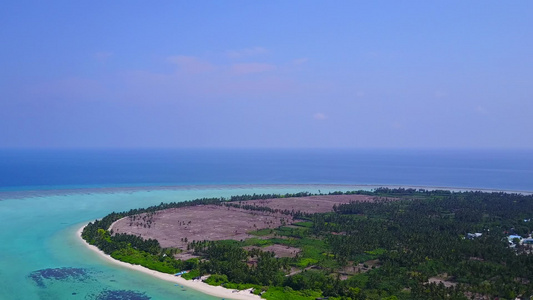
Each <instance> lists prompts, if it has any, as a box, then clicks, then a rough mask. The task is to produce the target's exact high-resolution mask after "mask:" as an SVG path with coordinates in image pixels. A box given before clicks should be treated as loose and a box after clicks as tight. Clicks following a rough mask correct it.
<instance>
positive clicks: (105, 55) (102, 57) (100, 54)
mask: <svg viewBox="0 0 533 300" xmlns="http://www.w3.org/2000/svg"><path fill="white" fill-rule="evenodd" d="M111 56H113V53H112V52H96V53H94V54H93V57H94V58H96V59H97V60H100V61H104V60H107V59H108V58H110V57H111Z"/></svg>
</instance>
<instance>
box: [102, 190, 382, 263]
mask: <svg viewBox="0 0 533 300" xmlns="http://www.w3.org/2000/svg"><path fill="white" fill-rule="evenodd" d="M350 201H374V197H373V196H365V195H323V196H311V197H302V198H276V199H266V200H252V201H243V202H242V203H243V204H248V205H257V206H267V207H270V208H272V209H280V210H289V211H292V210H294V211H302V212H307V213H317V212H328V211H332V210H333V205H335V204H337V205H338V204H342V203H349V202H350ZM232 203H234V204H238V203H239V202H232ZM292 222H294V220H293V219H292V217H291V216H289V215H285V214H281V213H269V212H260V211H252V210H244V209H239V208H234V207H226V206H218V205H198V206H190V207H182V208H172V209H167V210H162V211H158V212H156V213H151V214H140V215H136V216H130V217H126V218H123V219H120V220H118V221H117V222H115V223H114V224H113V225H112V226H111V228H110V229H112V230H113V232H114V233H128V234H134V235H139V236H141V237H143V238H152V239H157V240H158V241H159V243H160V244H161V246H162V247H177V248H180V249H183V250H185V249H186V247H187V242H192V241H193V240H196V241H202V240H225V239H233V240H242V239H247V238H250V237H251V235H249V234H248V232H250V231H254V230H258V229H264V228H276V227H279V226H281V225H282V224H291V223H292ZM278 250H279V249H278ZM276 253H278V252H276ZM279 255H283V251H281V252H280V254H279Z"/></svg>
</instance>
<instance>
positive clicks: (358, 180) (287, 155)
mask: <svg viewBox="0 0 533 300" xmlns="http://www.w3.org/2000/svg"><path fill="white" fill-rule="evenodd" d="M212 184H216V185H220V184H350V185H409V186H432V187H458V188H483V189H503V190H517V191H532V190H533V150H506V151H503V150H124V149H120V150H0V190H25V189H61V188H76V187H120V186H152V185H178V186H180V185H212Z"/></svg>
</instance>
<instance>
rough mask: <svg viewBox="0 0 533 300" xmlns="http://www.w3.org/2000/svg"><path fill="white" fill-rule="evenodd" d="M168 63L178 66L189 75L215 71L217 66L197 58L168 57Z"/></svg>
mask: <svg viewBox="0 0 533 300" xmlns="http://www.w3.org/2000/svg"><path fill="white" fill-rule="evenodd" d="M167 61H168V62H170V63H173V64H176V65H178V66H179V67H180V68H182V69H183V70H184V71H185V72H188V73H204V72H210V71H213V70H214V69H215V66H213V65H212V64H211V63H209V62H207V61H203V60H201V59H198V58H197V57H195V56H185V55H177V56H169V57H167Z"/></svg>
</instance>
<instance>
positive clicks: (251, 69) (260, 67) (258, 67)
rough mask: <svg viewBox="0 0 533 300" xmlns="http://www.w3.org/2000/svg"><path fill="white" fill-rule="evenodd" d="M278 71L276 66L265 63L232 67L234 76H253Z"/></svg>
mask: <svg viewBox="0 0 533 300" xmlns="http://www.w3.org/2000/svg"><path fill="white" fill-rule="evenodd" d="M275 69H276V66H275V65H271V64H264V63H246V64H234V65H232V66H231V72H232V73H234V74H239V75H240V74H251V73H262V72H268V71H273V70H275Z"/></svg>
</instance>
